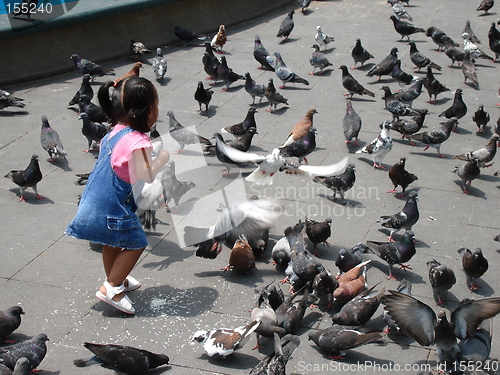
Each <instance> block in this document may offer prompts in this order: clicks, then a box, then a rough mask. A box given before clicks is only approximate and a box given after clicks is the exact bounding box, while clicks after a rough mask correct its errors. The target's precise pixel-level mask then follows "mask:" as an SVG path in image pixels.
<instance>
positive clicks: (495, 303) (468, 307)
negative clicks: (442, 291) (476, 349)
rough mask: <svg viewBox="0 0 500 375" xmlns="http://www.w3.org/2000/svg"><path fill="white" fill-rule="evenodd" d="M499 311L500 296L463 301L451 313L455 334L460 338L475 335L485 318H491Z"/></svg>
mask: <svg viewBox="0 0 500 375" xmlns="http://www.w3.org/2000/svg"><path fill="white" fill-rule="evenodd" d="M499 312H500V297H493V298H484V299H481V300H477V301H471V300H464V301H462V302H461V303H460V305H459V306H458V307H457V308H456V309H455V310H454V311H453V313H452V314H451V322H452V323H453V325H454V332H455V335H456V336H457V337H458V338H460V339H464V338H465V337H472V336H474V335H475V333H476V330H477V328H478V327H479V325H480V324H481V322H482V321H483V320H485V319H489V318H491V317H493V316H495V315H496V314H498V313H499Z"/></svg>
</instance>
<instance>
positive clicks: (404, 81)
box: [390, 59, 415, 87]
mask: <svg viewBox="0 0 500 375" xmlns="http://www.w3.org/2000/svg"><path fill="white" fill-rule="evenodd" d="M390 75H391V77H392V78H394V80H395V81H396V82H397V83H399V86H401V87H404V86H405V85H409V84H410V83H412V81H413V80H414V78H415V77H413V76H412V75H411V74H408V73H406V72H403V71H402V70H401V60H399V59H397V60H396V62H395V63H394V68H393V69H392V72H391V74H390Z"/></svg>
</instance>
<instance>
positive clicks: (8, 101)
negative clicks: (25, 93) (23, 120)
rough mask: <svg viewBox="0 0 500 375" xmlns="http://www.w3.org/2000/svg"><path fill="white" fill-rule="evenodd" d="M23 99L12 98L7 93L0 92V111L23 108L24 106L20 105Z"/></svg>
mask: <svg viewBox="0 0 500 375" xmlns="http://www.w3.org/2000/svg"><path fill="white" fill-rule="evenodd" d="M23 100H24V99H22V98H18V97H16V96H12V95H11V94H10V93H9V92H8V91H5V90H0V109H4V108H5V107H18V108H24V107H25V106H26V104H24V103H21V102H22V101H23Z"/></svg>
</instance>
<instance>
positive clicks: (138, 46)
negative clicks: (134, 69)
mask: <svg viewBox="0 0 500 375" xmlns="http://www.w3.org/2000/svg"><path fill="white" fill-rule="evenodd" d="M129 50H130V52H132V53H133V54H134V56H135V59H136V60H137V61H139V60H140V59H141V56H142V55H146V54H150V53H153V51H151V50H150V49H147V48H146V46H145V45H144V43H142V42H136V41H135V40H134V39H130V45H129Z"/></svg>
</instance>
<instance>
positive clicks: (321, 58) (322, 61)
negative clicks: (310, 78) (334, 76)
mask: <svg viewBox="0 0 500 375" xmlns="http://www.w3.org/2000/svg"><path fill="white" fill-rule="evenodd" d="M312 48H314V52H313V53H312V55H311V57H310V58H309V63H310V64H311V65H312V66H313V71H312V72H311V73H309V74H310V75H314V74H315V71H316V68H319V72H318V74H322V73H323V69H325V68H326V67H328V66H333V64H332V63H331V62H330V61H328V59H327V58H326V56H325V54H324V53H323V52H320V50H319V46H318V45H317V44H314V45H313V46H312Z"/></svg>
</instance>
